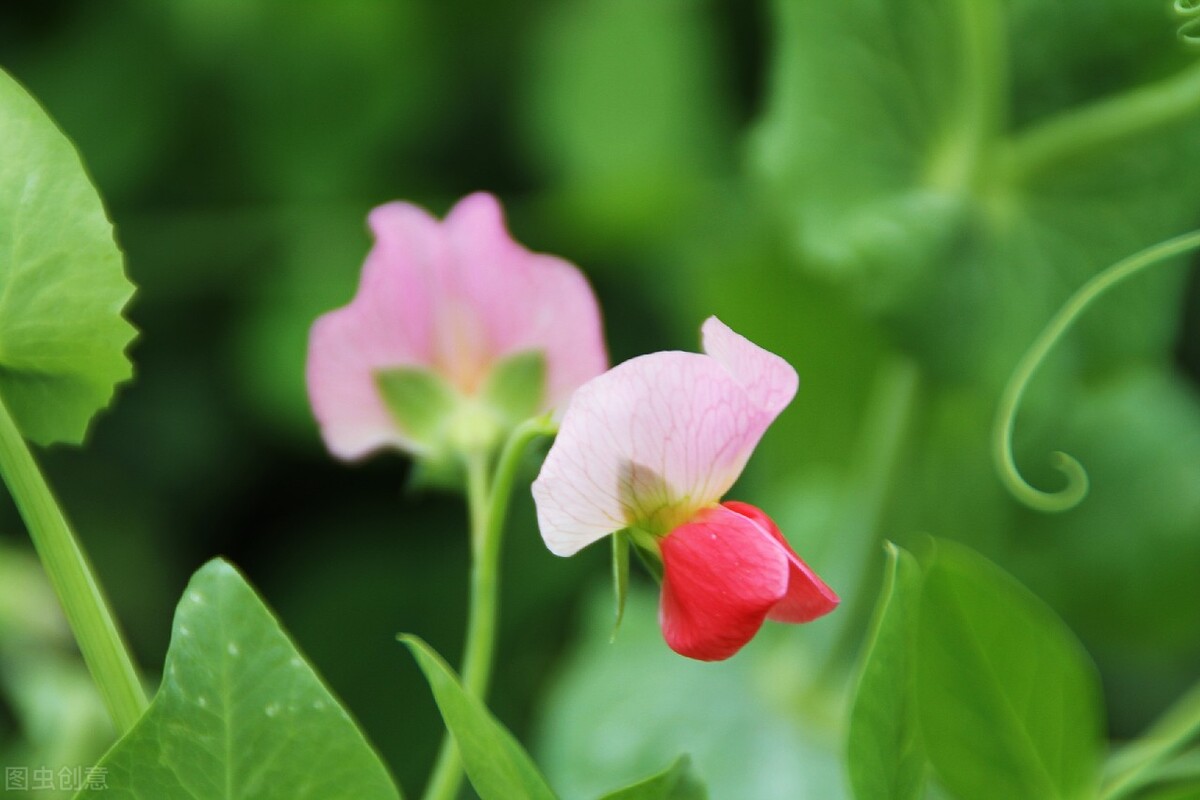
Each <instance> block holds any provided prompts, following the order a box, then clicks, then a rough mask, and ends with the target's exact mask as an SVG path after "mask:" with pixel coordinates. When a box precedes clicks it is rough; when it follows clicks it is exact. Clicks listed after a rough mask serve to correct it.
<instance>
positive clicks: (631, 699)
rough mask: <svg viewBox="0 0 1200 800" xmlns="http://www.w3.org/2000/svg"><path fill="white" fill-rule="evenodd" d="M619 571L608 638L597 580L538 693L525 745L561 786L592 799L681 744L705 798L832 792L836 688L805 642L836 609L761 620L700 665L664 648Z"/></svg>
mask: <svg viewBox="0 0 1200 800" xmlns="http://www.w3.org/2000/svg"><path fill="white" fill-rule="evenodd" d="M597 577H598V578H601V577H602V576H597ZM630 577H631V581H630V583H631V585H630V588H629V599H628V605H627V608H626V612H625V622H624V624H623V625H622V627H621V633H620V635H619V636H618V637H617V638H616V640H615V641H612V642H610V641H609V633H610V632H611V630H612V597H611V594H610V591H611V590H610V587H609V586H608V585H607V583H606V582H601V581H598V582H597V584H596V587H595V588H596V591H595V592H593V593H592V595H591V597H590V602H588V603H587V604H586V607H585V615H584V620H583V623H584V624H582V625H579V626H578V628H577V632H576V634H575V636H576V638H577V641H578V644H577V645H576V646H575V647H574V649H573V650H572V652H571V653H570V655H569V657H568V658H567V659H566V660H565V662H563V664H562V666H561V668H560V669H559V671H558V672H557V678H556V680H555V681H554V682H553V683H552V684H550V685H549V686H548V687H547V689H546V692H545V695H544V696H545V700H544V702H543V704H542V709H541V714H540V718H539V722H538V726H537V736H536V737H535V739H534V748H533V750H534V752H535V753H536V755H537V757H538V763H539V764H541V765H542V767H543V769H544V770H545V772H546V775H547V777H548V778H549V779H550V780H551V781H552V782H553V784H554V786H555V787H557V788H558V790H559V791H560V792H561V793H562V795H563V796H564V797H598V796H602V795H603V794H605V793H606V792H607V791H611V788H612V786H613V784H614V783H622V782H625V783H633V782H635V781H636V780H638V779H639V778H640V777H642V776H644V775H648V774H651V773H653V772H654V771H656V770H659V769H661V768H662V765H663V764H665V763H669V762H671V761H672V760H673V759H675V758H676V757H677V756H678V754H679V753H680V752H681V751H682V752H686V753H689V754H690V756H691V760H692V763H693V764H694V765H695V769H696V772H697V774H699V775H701V776H703V779H704V783H705V785H706V786H707V788H708V791H709V793H710V794H711V796H712V797H716V798H721V797H732V798H742V797H745V798H755V800H830V798H838V797H844V796H845V794H846V791H847V787H846V786H845V782H844V779H843V769H842V766H841V764H840V758H841V754H840V753H839V752H838V749H839V747H838V743H839V741H840V739H841V734H840V732H839V731H838V717H839V714H840V709H839V708H838V704H839V703H840V702H841V692H840V687H839V688H836V689H835V688H832V687H829V686H824V685H822V684H821V682H820V680H819V677H820V663H819V662H818V661H816V660H815V659H814V658H813V657H812V655H813V654H812V652H811V649H810V645H811V644H812V643H813V641H814V640H815V639H816V638H817V637H819V636H820V635H821V630H822V628H823V627H825V626H827V625H829V624H831V623H832V622H833V617H836V614H834V615H830V617H829V618H825V619H822V620H819V621H817V622H814V623H812V624H811V625H807V626H804V627H802V628H794V627H791V626H782V625H775V624H774V623H767V625H766V626H765V627H764V629H763V630H762V631H761V632H760V633H759V634H758V636H757V637H755V639H754V641H752V642H751V643H750V644H749V645H747V646H746V647H745V648H744V649H743V650H742V651H741V652H739V653H738V654H737V656H736V657H735V658H732V659H729V660H728V661H724V662H720V663H714V664H708V663H700V662H696V661H689V660H688V659H684V658H680V657H679V656H678V655H676V654H675V653H673V652H671V651H670V650H669V649H668V648H667V646H666V644H665V643H664V642H663V638H662V632H661V631H660V630H659V626H658V614H657V593H656V592H654V591H651V590H650V587H648V586H647V585H646V583H648V582H647V581H644V580H639V578H643V579H644V575H631V576H630ZM839 669H840V667H839ZM581 720H586V724H580V721H581Z"/></svg>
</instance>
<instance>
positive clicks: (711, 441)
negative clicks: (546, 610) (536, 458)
mask: <svg viewBox="0 0 1200 800" xmlns="http://www.w3.org/2000/svg"><path fill="white" fill-rule="evenodd" d="M717 324H718V325H719V323H717ZM721 327H722V328H723V327H724V326H721ZM725 330H726V331H727V330H728V329H727V328H726V329H725ZM729 333H730V334H732V331H730V332H729ZM732 335H733V336H736V334H732ZM738 338H739V339H740V337H738ZM741 341H742V342H745V340H741ZM747 346H748V347H749V348H753V349H754V351H758V348H756V347H755V346H754V345H751V344H750V343H749V342H745V346H742V345H739V344H738V343H737V342H733V343H732V344H730V342H729V341H727V340H722V342H721V344H720V348H721V352H722V355H723V356H725V362H724V363H723V362H722V361H719V360H718V359H717V358H713V357H710V356H707V355H699V354H696V353H683V352H662V353H652V354H650V355H646V356H641V357H638V358H634V359H631V360H630V361H626V362H625V363H623V364H621V365H619V366H617V367H615V368H613V369H611V370H609V371H608V372H606V373H605V374H603V375H601V376H600V377H598V378H595V379H594V380H592V381H589V382H588V383H586V384H584V386H582V387H581V388H580V389H579V390H577V391H576V392H575V394H574V396H573V397H572V399H571V403H570V406H569V407H568V409H567V412H566V415H565V416H564V417H563V420H562V425H561V428H560V430H559V434H558V438H557V440H556V441H555V443H554V446H553V447H552V448H551V449H550V453H549V454H548V455H547V457H546V462H545V464H544V465H543V466H542V471H541V474H539V475H538V479H537V480H536V481H535V482H534V486H533V493H534V498H535V500H536V501H537V511H538V523H539V526H540V527H541V531H542V537H543V538H544V539H545V541H546V545H547V547H549V548H550V550H551V551H552V552H554V553H556V554H558V555H571V554H572V553H575V552H577V551H578V550H579V549H581V548H583V547H585V546H586V545H588V544H590V543H592V542H594V541H596V540H597V539H600V538H601V537H603V536H605V535H606V534H609V533H612V532H613V531H616V530H619V529H621V528H624V527H626V526H629V525H637V526H639V527H643V528H646V529H648V530H650V531H651V532H654V533H657V534H665V533H667V532H668V531H669V530H671V529H672V528H673V527H675V526H676V525H679V524H682V523H684V522H687V521H688V519H689V518H690V517H691V516H692V514H693V513H695V512H696V511H697V510H699V509H701V508H703V507H705V506H709V505H712V504H714V503H716V502H717V501H718V500H719V499H720V498H721V496H722V495H723V494H724V493H725V492H726V491H728V489H729V487H730V486H732V485H733V482H734V481H735V480H737V477H738V475H740V474H741V472H742V469H743V467H744V466H745V465H746V461H747V459H749V457H750V454H751V453H752V452H753V450H754V448H755V446H756V445H757V444H758V441H759V439H760V438H761V437H762V435H763V432H764V431H766V429H767V427H768V426H769V425H770V424H771V422H772V421H773V420H774V419H775V417H776V415H777V414H778V413H779V411H780V410H781V409H782V405H779V398H781V397H782V396H783V395H784V394H785V393H786V389H787V386H786V382H781V381H780V375H779V372H778V368H777V365H776V364H775V363H773V362H771V361H769V360H766V359H762V358H759V357H758V356H757V354H756V353H755V352H754V351H749V350H747V349H746V347H747ZM759 352H762V353H765V351H759ZM766 355H770V354H766ZM747 356H749V357H747ZM772 358H774V356H772ZM731 359H733V362H732V363H733V364H734V367H735V368H734V369H731V368H730V367H729V363H730V360H731ZM785 366H786V365H785ZM758 368H762V369H767V370H770V372H771V374H770V375H767V376H758V375H756V374H755V373H754V370H755V369H758ZM788 370H791V368H790V367H788ZM791 374H792V379H793V384H792V389H791V392H792V393H794V392H795V383H794V381H795V373H794V372H792V373H791ZM764 397H766V398H767V399H768V400H770V401H771V402H770V403H769V404H768V405H766V406H764V405H763V404H762V402H761V401H762V400H763V398H764ZM787 399H789V400H790V395H789V396H788V398H787ZM785 404H786V402H785Z"/></svg>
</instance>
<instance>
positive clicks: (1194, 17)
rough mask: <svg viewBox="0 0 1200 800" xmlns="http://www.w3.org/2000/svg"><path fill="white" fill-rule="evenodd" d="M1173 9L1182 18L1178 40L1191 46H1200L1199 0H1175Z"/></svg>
mask: <svg viewBox="0 0 1200 800" xmlns="http://www.w3.org/2000/svg"><path fill="white" fill-rule="evenodd" d="M1174 9H1175V14H1176V15H1177V16H1179V17H1180V18H1181V19H1182V22H1180V24H1179V31H1178V36H1179V41H1181V42H1183V43H1184V44H1186V45H1189V46H1191V47H1200V0H1175V4H1174Z"/></svg>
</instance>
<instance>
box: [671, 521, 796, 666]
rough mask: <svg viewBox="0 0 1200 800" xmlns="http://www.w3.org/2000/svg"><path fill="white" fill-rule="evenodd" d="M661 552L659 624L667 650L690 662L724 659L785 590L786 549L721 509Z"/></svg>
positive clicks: (681, 531)
mask: <svg viewBox="0 0 1200 800" xmlns="http://www.w3.org/2000/svg"><path fill="white" fill-rule="evenodd" d="M661 547H662V559H663V587H662V601H661V604H660V606H659V622H660V623H661V625H662V630H663V636H664V638H666V640H667V645H668V646H670V648H671V649H672V650H674V651H675V652H676V653H679V654H680V655H683V656H687V657H688V658H696V659H699V660H701V661H719V660H721V659H724V658H729V657H730V656H731V655H733V654H734V653H736V652H737V651H738V650H740V649H741V648H742V646H743V645H744V644H746V642H748V641H750V639H751V638H753V636H754V634H755V633H757V632H758V629H759V628H761V627H762V624H763V620H764V619H765V618H766V616H767V612H768V611H770V609H771V608H772V607H773V606H775V604H776V603H778V602H779V600H780V598H781V597H783V595H784V593H785V592H786V591H787V588H788V560H787V556H786V554H785V552H784V550H783V549H782V548H780V547H779V545H778V543H777V542H775V540H774V539H772V538H771V537H769V536H767V535H766V534H765V533H764V532H763V530H762V529H761V528H759V526H758V525H757V524H756V523H755V522H754V521H752V520H751V519H749V518H747V517H745V516H743V515H741V514H738V513H735V512H733V511H731V510H729V509H727V508H725V507H724V506H711V507H709V508H706V509H703V510H701V511H700V513H698V514H697V515H696V516H695V517H694V518H693V519H692V521H690V522H688V523H686V524H684V525H680V526H679V527H678V528H676V529H675V530H673V531H671V533H670V534H668V535H667V536H666V538H664V539H663V540H662V542H661Z"/></svg>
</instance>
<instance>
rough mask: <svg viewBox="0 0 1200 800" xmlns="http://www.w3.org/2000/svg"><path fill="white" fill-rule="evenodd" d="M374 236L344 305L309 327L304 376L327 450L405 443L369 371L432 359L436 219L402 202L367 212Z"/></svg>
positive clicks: (362, 450)
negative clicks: (358, 278)
mask: <svg viewBox="0 0 1200 800" xmlns="http://www.w3.org/2000/svg"><path fill="white" fill-rule="evenodd" d="M369 220H370V226H371V229H372V231H373V232H374V234H375V239H376V243H375V246H374V247H373V248H372V249H371V252H370V254H369V255H368V256H367V261H366V263H365V264H364V266H363V275H362V281H361V282H360V284H359V287H358V292H357V293H356V294H355V296H354V299H353V300H352V301H351V302H350V304H349V305H347V306H345V307H343V308H340V309H337V310H336V311H332V312H330V313H328V314H325V315H324V316H322V317H320V318H319V319H318V320H317V321H316V322H315V323H314V324H313V327H312V331H311V332H310V334H309V346H308V363H307V367H306V374H305V378H306V382H307V384H308V394H309V399H310V401H311V402H312V406H313V413H314V415H315V416H316V418H317V423H318V424H319V426H320V428H321V434H322V436H323V437H324V439H325V443H326V445H327V446H328V447H329V450H330V451H331V452H332V453H333V454H334V455H336V456H338V457H339V458H344V459H354V458H360V457H362V456H365V455H367V454H368V453H370V452H372V451H374V450H376V449H379V448H381V447H385V446H396V447H400V448H403V449H411V443H410V442H409V441H408V440H407V438H406V437H405V436H404V435H403V433H401V432H400V431H399V430H398V429H397V428H396V425H395V422H394V421H393V420H392V417H391V414H390V413H389V412H388V411H387V409H386V408H385V407H384V405H383V402H382V401H381V399H380V397H379V393H378V391H377V390H376V388H375V378H374V372H375V370H377V369H380V368H383V367H395V366H406V365H414V364H417V365H430V364H431V363H432V361H433V351H432V332H433V313H432V310H433V307H434V298H435V297H436V295H437V287H436V286H435V281H434V276H435V275H436V274H437V272H438V271H439V270H440V269H442V267H441V265H442V264H444V262H445V250H446V248H445V246H444V245H443V243H442V241H441V235H440V230H439V225H438V222H437V220H435V219H434V218H433V217H431V216H429V215H428V214H427V213H425V212H424V211H423V210H421V209H420V208H417V207H416V206H413V205H409V204H408V203H390V204H388V205H386V206H380V207H379V208H377V209H375V210H374V211H372V212H371V215H370V218H369Z"/></svg>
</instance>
